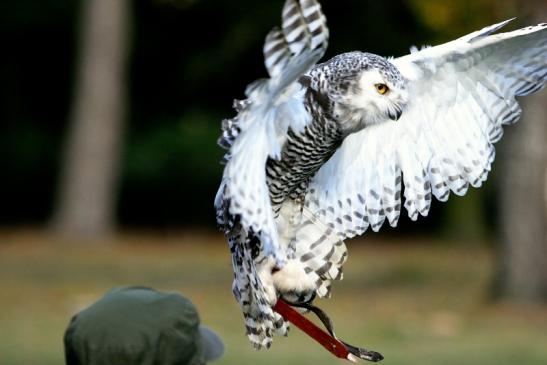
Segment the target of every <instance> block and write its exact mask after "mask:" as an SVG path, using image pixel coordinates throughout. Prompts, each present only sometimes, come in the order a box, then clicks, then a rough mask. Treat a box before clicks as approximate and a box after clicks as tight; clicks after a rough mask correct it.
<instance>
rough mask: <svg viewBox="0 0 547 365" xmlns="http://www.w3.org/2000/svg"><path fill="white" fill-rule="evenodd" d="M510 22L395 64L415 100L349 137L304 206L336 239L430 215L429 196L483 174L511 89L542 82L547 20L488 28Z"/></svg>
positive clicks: (507, 113)
mask: <svg viewBox="0 0 547 365" xmlns="http://www.w3.org/2000/svg"><path fill="white" fill-rule="evenodd" d="M506 23H507V22H503V23H500V24H496V25H493V26H490V27H487V28H484V29H482V30H480V31H477V32H474V33H471V34H469V35H467V36H465V37H462V38H459V39H457V40H455V41H452V42H450V43H446V44H443V45H440V46H437V47H432V48H425V49H422V50H421V51H414V52H413V53H411V54H410V55H407V56H405V57H401V58H397V59H394V60H392V62H393V63H394V64H395V65H396V66H397V67H398V68H399V70H400V72H401V73H402V74H403V76H404V77H405V78H406V79H407V80H408V88H409V95H411V100H410V102H409V105H408V107H407V109H406V110H405V111H404V112H403V115H402V117H401V118H400V120H399V121H398V122H392V121H390V122H386V123H383V124H379V125H375V126H372V127H368V128H366V129H364V130H362V131H361V132H358V133H355V134H353V135H350V136H349V137H347V138H346V139H345V141H344V142H343V144H342V146H341V147H340V149H339V150H338V151H337V152H336V153H335V154H334V156H333V157H332V158H331V159H330V160H329V161H328V162H327V163H326V164H325V165H324V166H323V167H322V168H321V169H320V170H319V171H318V173H317V175H316V176H315V177H314V179H313V180H312V182H311V184H310V188H309V191H308V194H307V196H306V202H305V204H306V206H307V208H308V209H309V210H310V211H311V212H313V214H315V215H316V216H317V217H318V218H320V219H321V220H322V221H324V222H326V223H327V224H328V225H329V226H330V228H332V229H334V230H336V231H337V232H338V233H339V235H340V236H341V238H350V237H353V236H356V235H359V234H362V233H363V232H365V231H366V230H367V228H368V227H369V226H370V227H371V228H372V229H373V230H374V231H377V230H378V229H380V227H381V226H382V224H383V223H384V221H385V219H386V218H387V220H388V221H389V223H390V224H391V225H392V226H395V225H396V224H397V221H398V218H399V215H400V211H401V200H402V199H401V188H402V184H403V183H404V186H405V189H404V198H405V199H404V206H405V208H406V209H407V211H408V214H409V216H410V218H411V219H413V220H415V219H417V217H418V215H424V216H425V215H427V213H428V211H429V207H430V204H431V199H432V198H431V197H432V196H435V197H436V198H437V199H439V200H440V201H446V200H447V199H448V196H449V194H450V191H452V192H453V193H455V194H457V195H463V194H465V192H466V191H467V189H468V186H469V185H471V186H474V187H478V186H480V185H481V184H482V182H483V181H485V180H486V177H487V174H488V172H489V171H490V168H491V164H492V162H493V160H494V156H495V150H494V146H493V144H494V143H495V142H497V141H498V140H499V139H500V138H501V136H502V133H503V130H502V126H503V125H507V124H512V123H514V122H516V121H517V120H518V119H519V117H520V114H521V109H520V107H519V105H518V103H517V101H516V100H515V97H516V96H522V95H527V94H530V93H533V92H535V91H538V90H540V89H541V88H542V87H543V86H545V82H546V78H547V24H541V25H538V26H534V27H528V28H523V29H520V30H516V31H513V32H509V33H502V34H497V35H491V33H493V32H495V31H496V30H498V29H499V28H501V27H502V26H503V25H505V24H506Z"/></svg>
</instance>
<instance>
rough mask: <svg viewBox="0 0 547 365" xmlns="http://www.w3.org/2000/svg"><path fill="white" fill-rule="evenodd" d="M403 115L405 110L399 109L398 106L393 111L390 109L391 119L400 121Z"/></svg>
mask: <svg viewBox="0 0 547 365" xmlns="http://www.w3.org/2000/svg"><path fill="white" fill-rule="evenodd" d="M402 114H403V109H401V108H399V107H398V106H396V107H394V108H393V109H390V111H389V119H391V120H394V121H398V120H399V118H401V115H402Z"/></svg>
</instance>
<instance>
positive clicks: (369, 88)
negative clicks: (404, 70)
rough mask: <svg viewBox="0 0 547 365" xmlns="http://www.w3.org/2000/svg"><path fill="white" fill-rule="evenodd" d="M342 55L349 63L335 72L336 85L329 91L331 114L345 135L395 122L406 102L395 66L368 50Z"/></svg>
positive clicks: (403, 85) (403, 83) (402, 82)
mask: <svg viewBox="0 0 547 365" xmlns="http://www.w3.org/2000/svg"><path fill="white" fill-rule="evenodd" d="M346 57H348V58H349V59H351V60H352V62H351V63H347V64H346V65H345V66H346V69H345V70H344V72H339V73H338V78H337V79H336V80H335V83H336V85H337V87H336V88H335V92H334V93H332V94H331V95H332V100H333V101H334V109H333V117H334V119H335V120H336V121H337V122H338V123H339V125H340V128H341V130H342V131H343V132H344V133H345V134H349V133H354V132H358V131H360V130H362V129H363V128H366V127H367V126H371V125H375V124H379V123H385V122H389V121H397V120H398V119H399V118H400V117H401V115H402V114H403V113H404V109H405V107H406V105H407V103H408V92H407V89H406V80H405V79H404V78H403V77H402V76H401V74H400V73H399V71H398V70H397V68H396V67H395V66H394V65H393V64H391V63H390V62H389V61H388V60H386V59H385V58H383V57H380V56H376V55H372V54H369V53H361V52H352V53H351V54H348V56H346ZM348 65H350V66H351V68H349V67H347V66H348ZM348 70H349V71H348ZM333 81H334V80H333Z"/></svg>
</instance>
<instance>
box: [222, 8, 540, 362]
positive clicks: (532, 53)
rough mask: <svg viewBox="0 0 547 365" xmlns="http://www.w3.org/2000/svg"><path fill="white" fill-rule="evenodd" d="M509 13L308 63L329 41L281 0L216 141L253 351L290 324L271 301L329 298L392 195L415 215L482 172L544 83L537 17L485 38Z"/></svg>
mask: <svg viewBox="0 0 547 365" xmlns="http://www.w3.org/2000/svg"><path fill="white" fill-rule="evenodd" d="M508 22H509V21H505V22H502V23H499V24H495V25H492V26H489V27H486V28H484V29H482V30H479V31H476V32H473V33H471V34H468V35H466V36H464V37H462V38H459V39H456V40H454V41H452V42H448V43H446V44H443V45H440V46H436V47H427V48H422V49H421V50H418V49H412V50H411V53H410V54H409V55H406V56H403V57H399V58H384V57H381V56H377V55H375V54H371V53H365V52H359V51H356V52H349V53H344V54H340V55H338V56H336V57H334V58H332V59H330V60H328V61H325V62H323V63H318V61H319V60H320V58H321V57H322V56H323V54H324V53H325V49H326V48H327V43H328V38H329V30H328V28H327V25H326V19H325V16H324V15H323V13H322V12H321V7H320V5H319V3H318V2H317V1H316V0H299V1H297V0H287V1H286V2H285V5H284V7H283V11H282V25H281V27H280V28H277V27H276V28H274V29H273V30H272V31H271V32H270V33H269V34H268V35H267V37H266V41H265V44H264V60H265V65H266V69H267V71H268V74H269V78H265V79H260V80H257V81H255V82H253V83H251V84H250V85H249V86H248V87H247V89H246V92H245V95H246V99H245V100H242V101H239V100H236V101H234V108H235V109H236V111H237V115H236V116H235V117H234V118H232V119H226V120H224V121H223V123H222V136H221V138H220V140H219V143H220V144H221V146H223V147H225V148H226V150H227V152H226V155H225V158H224V163H225V168H224V174H223V178H222V182H221V185H220V188H219V190H218V193H217V196H216V199H215V208H216V211H217V221H218V224H219V225H220V227H221V229H222V230H223V232H224V233H225V235H226V236H227V238H228V241H229V247H230V251H231V254H232V263H233V269H234V282H233V288H232V289H233V293H234V295H235V297H236V299H237V301H238V303H239V304H240V306H241V309H242V311H243V315H244V320H245V326H246V331H247V335H248V337H249V339H250V341H251V342H252V343H253V345H254V346H255V347H257V348H262V347H269V346H270V344H271V342H272V336H273V334H274V333H278V334H282V335H285V334H286V333H287V329H288V327H287V323H286V320H285V319H284V317H282V316H281V315H279V314H278V313H277V312H276V311H274V309H273V308H274V306H275V305H276V303H277V301H279V300H283V301H284V302H286V303H289V304H290V305H293V306H303V307H306V306H307V308H308V309H310V308H316V307H313V306H312V305H311V302H312V300H313V299H314V298H315V297H328V296H329V293H330V286H331V283H332V281H334V280H340V279H342V265H343V264H344V262H345V261H346V258H347V252H346V247H345V244H344V241H343V240H345V239H349V238H351V237H355V236H357V235H361V234H363V233H364V232H365V231H366V230H367V229H368V228H369V227H370V228H371V229H372V230H374V231H377V230H379V229H380V227H381V226H382V225H383V224H384V221H386V220H387V221H388V222H389V224H390V225H391V226H395V225H396V224H397V220H398V219H399V215H400V214H401V207H402V205H403V201H404V207H405V208H406V211H407V212H408V214H409V216H410V218H411V219H413V220H415V219H417V218H418V216H419V215H423V216H425V215H427V213H428V211H429V207H430V205H431V200H432V198H433V197H436V198H437V199H438V200H440V201H446V200H447V199H448V197H449V195H450V192H453V193H454V194H457V195H463V194H465V192H466V191H467V189H468V187H469V186H470V185H471V186H474V187H479V186H480V185H481V184H482V183H483V182H484V181H485V180H486V177H487V175H488V171H490V167H491V164H492V162H493V161H494V155H495V151H494V145H493V144H494V143H495V142H497V141H498V140H499V139H500V138H501V136H502V134H503V126H504V125H508V124H513V123H515V122H516V121H517V120H518V119H519V117H520V114H521V109H520V107H519V105H518V103H517V100H516V99H515V97H516V96H523V95H528V94H531V93H533V92H536V91H538V90H540V89H541V88H542V87H543V86H544V85H545V81H546V79H547V24H540V25H537V26H532V27H527V28H523V29H519V30H516V31H512V32H508V33H499V34H494V33H495V32H496V31H497V30H499V29H500V28H502V27H503V26H504V25H506V24H507V23H508ZM403 185H404V187H405V188H404V194H402V193H401V191H402V187H403ZM401 195H404V197H403V196H401ZM316 309H317V308H316ZM323 314H324V313H323ZM326 322H329V321H326ZM326 324H327V323H326ZM329 330H330V329H329ZM364 358H367V357H366V356H365V357H364ZM367 359H369V360H378V358H374V357H372V358H367Z"/></svg>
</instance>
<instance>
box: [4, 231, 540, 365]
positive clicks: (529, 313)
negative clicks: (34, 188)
mask: <svg viewBox="0 0 547 365" xmlns="http://www.w3.org/2000/svg"><path fill="white" fill-rule="evenodd" d="M72 243H74V242H66V241H65V242H60V241H56V240H54V239H52V238H48V237H47V236H45V235H43V234H40V233H37V232H26V233H25V232H11V233H10V232H2V233H0V283H1V284H2V290H0V364H2V365H3V364H7V365H32V364H44V365H48V364H62V363H63V348H62V336H63V332H64V329H65V327H66V325H67V323H68V321H69V319H70V317H71V315H72V314H73V313H75V312H77V311H78V310H80V309H82V308H84V307H85V306H87V305H89V304H91V303H92V302H93V301H94V300H96V299H98V298H99V297H100V296H101V295H102V294H103V293H104V292H105V291H107V290H108V289H110V288H112V287H114V286H120V285H132V284H139V285H148V286H152V287H155V288H158V289H163V290H176V291H180V292H182V293H184V294H185V295H186V296H188V297H190V298H191V299H192V300H193V301H194V303H195V304H196V305H197V306H198V308H199V310H200V313H201V316H202V321H203V322H204V323H206V324H207V325H209V326H210V327H212V328H214V329H215V330H216V331H217V332H218V333H219V334H220V335H221V336H222V338H223V339H224V341H225V344H226V347H227V351H226V354H225V356H224V358H223V359H222V360H220V361H219V362H218V364H219V365H221V364H258V363H260V364H263V365H267V364H280V363H281V364H297V363H298V364H300V363H302V364H312V363H313V364H336V363H342V362H341V361H339V360H336V359H334V358H333V357H331V355H330V354H328V353H327V352H325V351H324V350H323V349H322V348H320V347H319V346H318V345H316V344H315V343H313V342H312V340H311V339H309V338H308V337H306V336H305V335H303V334H302V333H300V332H299V331H298V330H296V329H292V331H291V333H290V336H289V338H278V339H276V340H275V342H274V345H273V347H272V349H271V350H269V351H261V352H257V351H254V350H253V349H252V348H251V346H250V345H249V343H248V342H247V340H246V338H245V337H244V335H243V325H242V320H241V315H240V312H239V309H238V306H237V305H236V303H235V301H234V300H233V298H232V295H231V291H230V287H231V280H232V273H231V267H230V260H229V255H228V251H227V248H226V246H225V243H224V241H223V239H222V237H220V236H219V235H217V234H214V233H194V234H189V233H187V234H174V235H142V234H141V235H136V234H134V235H123V236H121V237H119V238H117V239H114V240H113V241H112V242H110V243H112V245H108V243H109V242H104V244H101V245H98V246H97V245H93V244H90V243H85V242H79V243H78V244H72ZM348 246H349V249H350V258H349V261H348V263H347V265H346V268H345V278H344V281H342V282H341V283H337V285H335V287H334V291H333V298H332V299H330V300H321V301H319V302H318V303H317V304H319V305H320V306H321V307H322V308H324V309H325V310H326V311H327V312H328V313H329V314H330V315H331V316H332V318H333V320H334V323H335V324H336V328H337V332H338V334H339V335H340V336H341V337H342V338H344V339H346V340H347V341H348V342H351V343H355V344H358V345H363V346H368V347H370V348H372V349H374V350H378V351H380V352H382V353H383V354H384V355H385V357H386V360H384V363H386V364H394V365H396V364H420V365H427V364H446V365H451V364H454V365H456V364H458V365H461V364H466V365H474V364H477V365H479V364H480V365H484V364H487V365H488V364H496V365H504V364H514V363H519V364H526V365H534V364H537V365H540V364H541V365H544V364H546V363H547V345H546V344H547V331H546V330H545V329H546V328H547V308H545V307H531V306H514V305H508V304H495V305H494V304H491V303H490V302H489V301H488V295H487V293H488V289H489V285H490V281H491V273H492V272H493V261H492V258H493V255H492V252H491V251H489V250H488V249H486V248H481V247H473V246H471V247H470V246H465V247H463V246H460V247H458V246H454V245H449V246H447V245H440V244H438V243H436V242H420V243H418V242H405V243H404V244H403V243H397V244H393V243H387V242H378V241H376V240H374V238H372V239H371V238H369V239H365V240H362V241H355V242H351V243H349V245H348Z"/></svg>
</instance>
